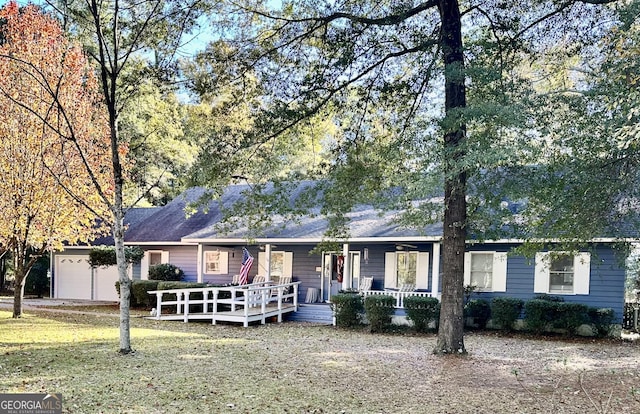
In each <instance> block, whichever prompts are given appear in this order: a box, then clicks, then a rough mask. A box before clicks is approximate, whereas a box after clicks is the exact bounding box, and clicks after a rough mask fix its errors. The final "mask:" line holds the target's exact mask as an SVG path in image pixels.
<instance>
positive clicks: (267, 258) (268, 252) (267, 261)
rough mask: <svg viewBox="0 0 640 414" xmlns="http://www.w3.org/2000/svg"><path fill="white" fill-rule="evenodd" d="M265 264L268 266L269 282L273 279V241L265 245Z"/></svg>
mask: <svg viewBox="0 0 640 414" xmlns="http://www.w3.org/2000/svg"><path fill="white" fill-rule="evenodd" d="M264 265H265V267H266V268H267V274H266V275H265V279H266V281H267V282H270V281H271V243H267V244H265V245H264Z"/></svg>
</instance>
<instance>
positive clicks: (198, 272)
mask: <svg viewBox="0 0 640 414" xmlns="http://www.w3.org/2000/svg"><path fill="white" fill-rule="evenodd" d="M202 254H203V252H202V244H201V243H198V258H197V259H196V267H197V270H196V280H197V281H198V283H202V280H203V279H202ZM158 313H160V308H158Z"/></svg>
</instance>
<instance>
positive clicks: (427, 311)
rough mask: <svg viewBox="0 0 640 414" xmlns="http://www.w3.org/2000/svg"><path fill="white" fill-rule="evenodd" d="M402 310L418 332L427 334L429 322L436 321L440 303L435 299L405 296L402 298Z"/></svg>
mask: <svg viewBox="0 0 640 414" xmlns="http://www.w3.org/2000/svg"><path fill="white" fill-rule="evenodd" d="M404 309H405V311H406V313H407V319H409V320H410V321H412V322H413V326H414V327H415V329H416V331H418V332H427V330H428V329H429V324H430V323H431V322H436V323H437V321H438V317H439V316H440V302H439V301H438V299H437V298H429V297H422V296H407V297H406V298H404Z"/></svg>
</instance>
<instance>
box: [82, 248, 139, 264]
mask: <svg viewBox="0 0 640 414" xmlns="http://www.w3.org/2000/svg"><path fill="white" fill-rule="evenodd" d="M124 256H125V259H126V260H127V262H128V263H135V262H139V261H140V260H141V259H142V258H143V257H144V251H143V250H142V249H141V248H139V247H138V246H126V247H125V248H124ZM116 264H117V262H116V248H115V247H114V246H96V247H93V248H91V250H90V251H89V265H90V266H91V267H106V266H115V265H116Z"/></svg>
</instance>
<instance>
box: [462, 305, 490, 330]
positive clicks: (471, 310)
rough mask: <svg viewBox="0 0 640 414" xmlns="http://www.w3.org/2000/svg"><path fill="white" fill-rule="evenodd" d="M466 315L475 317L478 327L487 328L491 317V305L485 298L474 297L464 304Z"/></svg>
mask: <svg viewBox="0 0 640 414" xmlns="http://www.w3.org/2000/svg"><path fill="white" fill-rule="evenodd" d="M464 315H465V316H466V317H469V318H473V320H474V323H475V324H477V325H478V328H480V329H485V328H486V327H487V322H488V321H489V318H491V306H490V305H489V302H488V301H486V300H485V299H472V300H470V301H469V302H467V304H466V305H465V306H464Z"/></svg>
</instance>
